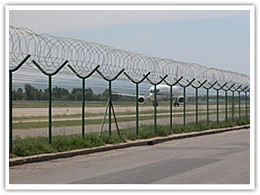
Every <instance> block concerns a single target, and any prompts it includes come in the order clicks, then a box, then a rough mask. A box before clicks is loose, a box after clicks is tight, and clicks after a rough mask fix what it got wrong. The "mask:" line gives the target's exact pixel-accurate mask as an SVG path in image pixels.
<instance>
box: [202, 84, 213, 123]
mask: <svg viewBox="0 0 260 195" xmlns="http://www.w3.org/2000/svg"><path fill="white" fill-rule="evenodd" d="M199 83H200V82H199ZM216 83H217V81H215V82H214V83H213V84H210V83H209V84H210V86H209V87H205V86H203V88H204V89H206V90H207V125H209V90H210V89H211V88H212V87H214V85H216Z"/></svg>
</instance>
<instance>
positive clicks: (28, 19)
mask: <svg viewBox="0 0 260 195" xmlns="http://www.w3.org/2000/svg"><path fill="white" fill-rule="evenodd" d="M9 23H10V25H12V26H15V27H27V28H29V29H31V30H33V31H35V32H37V33H49V34H53V35H57V36H63V37H71V38H76V39H81V40H86V41H89V42H97V43H101V44H106V45H109V46H112V47H115V48H118V49H124V50H128V51H133V52H136V53H142V54H147V55H150V56H154V57H161V58H171V59H174V60H179V61H184V62H191V63H199V64H202V65H205V66H208V67H214V68H219V69H224V70H230V71H235V72H239V73H243V74H247V75H249V73H250V70H249V67H250V17H249V11H200V10H197V11H180V10H178V11H177V10H169V11H163V10H161V11H112V10H110V11H88V10H82V11H75V10H74V11H49V10H48V11H39V10H38V11H29V10H27V11H25V10H24V11H10V15H9Z"/></svg>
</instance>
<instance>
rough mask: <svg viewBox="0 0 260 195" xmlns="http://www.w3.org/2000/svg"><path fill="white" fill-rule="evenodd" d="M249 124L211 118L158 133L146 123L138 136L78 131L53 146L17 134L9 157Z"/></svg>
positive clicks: (127, 131) (123, 132) (131, 132)
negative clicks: (217, 120) (218, 120)
mask: <svg viewBox="0 0 260 195" xmlns="http://www.w3.org/2000/svg"><path fill="white" fill-rule="evenodd" d="M248 123H249V121H248V120H245V119H242V120H238V119H236V120H235V121H234V122H231V121H228V122H225V121H222V122H220V123H219V124H217V123H216V122H212V121H211V122H210V123H209V125H207V122H206V121H200V122H199V124H198V125H196V124H195V123H189V124H187V125H186V126H185V127H184V126H183V125H181V124H180V125H174V126H173V128H172V129H171V128H170V127H169V126H162V125H158V126H157V132H156V133H154V131H153V125H145V126H144V125H143V126H140V127H139V135H136V133H135V131H136V130H135V128H128V129H122V130H121V131H120V132H121V137H120V136H118V134H117V132H116V131H112V135H111V137H110V136H108V134H107V132H104V133H103V134H102V136H99V135H98V133H88V134H86V135H85V138H84V139H82V138H81V135H79V134H74V135H59V136H53V137H52V144H51V145H50V144H48V138H47V137H35V138H25V139H21V138H19V137H15V138H14V141H13V153H12V154H10V158H13V157H17V156H30V155H35V154H43V153H53V152H64V151H69V150H74V149H82V148H93V147H98V146H103V145H106V144H118V143H123V142H126V140H137V139H147V138H152V137H159V136H168V135H171V134H178V133H185V132H194V131H202V130H206V129H215V128H223V127H231V126H236V125H244V124H248Z"/></svg>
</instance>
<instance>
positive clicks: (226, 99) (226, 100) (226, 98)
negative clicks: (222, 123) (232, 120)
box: [225, 90, 228, 122]
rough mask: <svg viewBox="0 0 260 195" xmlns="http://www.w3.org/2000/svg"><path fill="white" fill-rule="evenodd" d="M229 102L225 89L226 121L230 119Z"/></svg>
mask: <svg viewBox="0 0 260 195" xmlns="http://www.w3.org/2000/svg"><path fill="white" fill-rule="evenodd" d="M227 103H228V97H227V90H225V119H226V122H227V121H228V108H227Z"/></svg>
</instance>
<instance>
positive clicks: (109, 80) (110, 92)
mask: <svg viewBox="0 0 260 195" xmlns="http://www.w3.org/2000/svg"><path fill="white" fill-rule="evenodd" d="M96 71H97V72H98V74H99V75H100V76H101V77H102V78H103V79H104V80H106V81H108V98H109V100H108V114H109V116H108V117H109V118H108V133H109V136H111V135H112V120H111V116H112V115H111V114H112V113H111V111H112V110H111V109H113V108H112V106H113V105H112V81H114V80H116V79H117V78H118V77H119V76H120V75H121V74H122V73H123V72H124V71H125V69H124V68H123V69H122V70H121V71H120V72H119V73H118V74H117V75H116V76H114V77H113V78H112V79H108V78H106V77H105V76H104V75H103V74H102V73H101V72H100V71H99V70H98V69H96ZM113 110H114V109H113ZM113 115H114V119H115V122H116V126H117V120H116V118H115V112H114V111H113ZM117 127H118V126H117ZM117 130H118V134H119V135H120V133H119V129H117Z"/></svg>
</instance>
